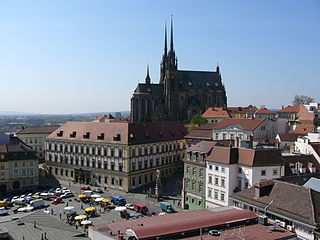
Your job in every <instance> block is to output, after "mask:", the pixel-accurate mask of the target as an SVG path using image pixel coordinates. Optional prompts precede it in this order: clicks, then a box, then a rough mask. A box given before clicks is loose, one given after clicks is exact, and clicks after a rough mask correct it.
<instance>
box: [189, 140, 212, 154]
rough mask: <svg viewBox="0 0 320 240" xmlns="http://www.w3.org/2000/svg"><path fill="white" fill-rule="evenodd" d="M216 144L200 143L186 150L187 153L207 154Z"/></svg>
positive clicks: (209, 142)
mask: <svg viewBox="0 0 320 240" xmlns="http://www.w3.org/2000/svg"><path fill="white" fill-rule="evenodd" d="M216 144H217V142H211V141H201V142H198V143H196V144H192V145H191V146H189V147H188V148H187V152H199V153H208V152H210V151H211V149H212V148H213V146H214V145H216Z"/></svg>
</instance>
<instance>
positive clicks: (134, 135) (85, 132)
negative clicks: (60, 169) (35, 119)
mask: <svg viewBox="0 0 320 240" xmlns="http://www.w3.org/2000/svg"><path fill="white" fill-rule="evenodd" d="M186 133H187V131H186V129H185V127H184V126H183V124H182V123H181V122H149V123H130V122H66V123H65V124H63V125H62V126H61V127H59V128H58V129H57V130H55V131H54V132H53V133H51V134H50V135H49V136H48V137H47V139H51V140H68V141H84V142H87V141H91V142H92V141H94V142H104V143H115V144H129V145H130V144H139V143H147V142H158V141H169V140H177V139H183V137H184V135H185V134H186Z"/></svg>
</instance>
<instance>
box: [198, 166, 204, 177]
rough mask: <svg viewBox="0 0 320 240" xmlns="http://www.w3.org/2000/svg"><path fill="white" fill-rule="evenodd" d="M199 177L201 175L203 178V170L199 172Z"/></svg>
mask: <svg viewBox="0 0 320 240" xmlns="http://www.w3.org/2000/svg"><path fill="white" fill-rule="evenodd" d="M199 175H200V177H203V169H202V168H201V169H200V170H199Z"/></svg>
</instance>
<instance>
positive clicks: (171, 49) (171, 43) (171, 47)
mask: <svg viewBox="0 0 320 240" xmlns="http://www.w3.org/2000/svg"><path fill="white" fill-rule="evenodd" d="M170 52H173V20H172V15H171V37H170Z"/></svg>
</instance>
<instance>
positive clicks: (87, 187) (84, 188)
mask: <svg viewBox="0 0 320 240" xmlns="http://www.w3.org/2000/svg"><path fill="white" fill-rule="evenodd" d="M90 189H91V188H90V187H89V186H83V187H81V190H90Z"/></svg>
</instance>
